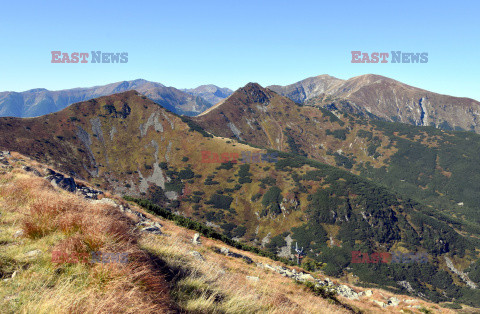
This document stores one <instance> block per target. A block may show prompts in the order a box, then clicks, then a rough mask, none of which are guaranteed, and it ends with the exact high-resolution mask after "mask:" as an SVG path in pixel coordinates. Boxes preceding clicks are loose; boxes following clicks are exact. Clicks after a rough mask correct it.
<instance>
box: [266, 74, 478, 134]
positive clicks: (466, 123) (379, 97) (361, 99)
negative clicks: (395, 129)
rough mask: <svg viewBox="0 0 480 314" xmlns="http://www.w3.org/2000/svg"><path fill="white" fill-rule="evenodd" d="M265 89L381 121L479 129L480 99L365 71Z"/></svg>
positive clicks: (313, 78)
mask: <svg viewBox="0 0 480 314" xmlns="http://www.w3.org/2000/svg"><path fill="white" fill-rule="evenodd" d="M268 88H269V89H271V90H273V91H275V92H277V93H278V94H280V95H283V96H286V97H288V98H290V99H292V100H293V101H295V102H297V103H309V104H312V105H317V106H321V107H325V108H332V109H339V110H342V111H347V112H351V113H356V114H360V115H364V116H369V117H371V118H376V119H380V120H384V121H394V122H402V123H408V124H413V125H420V126H434V127H438V128H441V129H444V130H459V131H460V130H464V131H474V132H476V133H479V132H480V126H479V125H478V123H479V118H480V102H478V101H476V100H474V99H470V98H461V97H452V96H448V95H441V94H437V93H433V92H430V91H427V90H424V89H420V88H417V87H413V86H410V85H407V84H404V83H401V82H398V81H396V80H393V79H390V78H387V77H384V76H380V75H374V74H367V75H361V76H357V77H353V78H351V79H348V80H341V79H338V78H335V77H332V76H329V75H320V76H316V77H311V78H307V79H305V80H302V81H299V82H297V83H294V84H291V85H287V86H278V85H272V86H268Z"/></svg>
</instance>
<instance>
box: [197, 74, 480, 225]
mask: <svg viewBox="0 0 480 314" xmlns="http://www.w3.org/2000/svg"><path fill="white" fill-rule="evenodd" d="M194 120H195V121H196V122H197V123H199V124H200V125H201V126H203V127H204V128H205V129H206V130H208V131H210V132H212V133H213V134H216V135H218V136H224V137H230V138H236V139H239V140H241V141H245V142H248V143H252V144H254V145H257V146H258V147H264V148H271V149H277V150H281V151H288V152H293V153H296V154H299V155H303V156H307V157H309V158H312V159H315V160H319V161H321V162H325V163H327V164H330V165H333V166H339V167H343V168H344V169H346V170H348V171H350V172H352V173H354V174H362V175H363V176H366V177H368V178H371V179H373V180H375V181H376V182H380V183H381V184H383V185H384V186H386V187H389V188H392V189H393V190H394V191H396V192H398V193H401V194H403V195H404V197H407V198H410V197H411V198H414V199H415V200H417V201H418V202H422V203H424V204H428V205H431V206H433V207H434V208H436V209H437V210H441V211H444V212H445V213H448V214H449V215H454V216H455V217H457V218H460V219H465V223H466V224H468V222H475V223H476V224H477V225H478V224H479V223H480V214H479V212H478V204H479V203H480V198H478V193H476V192H474V191H478V190H480V183H479V182H480V175H479V173H480V169H479V168H478V167H479V166H478V165H479V164H480V157H479V156H478V154H477V153H476V152H477V151H478V150H479V149H480V137H479V136H478V135H477V134H474V133H466V132H445V131H442V130H438V129H435V128H433V127H415V126H410V125H406V124H401V123H391V122H382V121H376V120H371V119H366V118H365V117H362V116H358V115H356V114H351V113H348V112H344V111H339V110H333V111H329V110H325V109H323V108H318V107H317V106H313V105H309V104H307V105H299V104H296V103H294V102H293V101H291V100H290V99H288V98H286V97H283V96H280V95H278V94H276V93H275V92H273V91H271V90H269V89H266V88H262V87H261V86H260V85H258V84H252V83H250V84H248V85H246V86H245V87H244V88H242V89H239V90H238V91H237V92H235V93H234V94H233V95H232V96H230V97H229V98H228V99H227V100H226V101H224V102H223V103H221V104H220V105H218V106H214V107H212V108H210V109H209V110H208V112H205V113H203V114H202V115H199V116H197V117H194ZM458 204H460V205H458ZM476 232H478V228H477V231H476Z"/></svg>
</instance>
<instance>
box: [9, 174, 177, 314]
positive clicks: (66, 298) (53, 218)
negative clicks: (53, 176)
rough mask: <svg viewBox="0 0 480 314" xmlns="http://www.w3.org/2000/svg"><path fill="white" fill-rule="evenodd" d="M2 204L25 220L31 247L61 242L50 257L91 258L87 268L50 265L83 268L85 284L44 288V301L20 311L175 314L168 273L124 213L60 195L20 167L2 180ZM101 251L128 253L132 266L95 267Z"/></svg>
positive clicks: (59, 268)
mask: <svg viewBox="0 0 480 314" xmlns="http://www.w3.org/2000/svg"><path fill="white" fill-rule="evenodd" d="M0 201H1V204H3V205H4V206H2V207H4V208H7V209H8V210H9V212H11V213H12V214H14V215H17V216H18V217H20V219H19V224H20V225H21V227H22V229H23V231H24V238H25V239H26V240H28V243H37V242H38V243H43V242H42V241H47V242H48V241H50V240H47V238H48V239H57V240H56V241H55V243H54V244H53V246H51V247H50V250H49V252H50V254H51V252H60V253H61V254H67V256H81V255H80V254H82V253H83V254H84V255H85V254H86V255H87V256H88V258H86V259H85V260H86V261H87V262H86V263H79V261H76V260H70V263H53V262H54V261H53V260H48V261H47V262H46V264H45V265H44V266H45V267H47V268H53V269H54V273H57V274H62V273H69V272H71V271H73V270H74V269H77V268H80V270H81V271H80V273H79V275H80V277H81V278H82V279H74V278H70V280H67V279H68V278H65V279H64V281H62V280H61V279H55V280H54V282H56V284H54V285H53V287H52V288H53V290H52V289H45V288H44V287H42V288H41V289H40V288H39V289H38V290H36V293H35V294H34V295H35V297H36V298H38V299H34V297H32V299H30V300H29V301H28V302H26V303H25V304H24V305H23V306H22V307H20V308H18V310H19V311H24V312H30V311H32V309H38V311H40V312H50V311H51V310H52V309H55V310H54V311H55V312H57V311H58V312H65V313H67V312H68V313H84V312H86V313H107V312H108V313H112V312H113V313H117V312H120V313H134V312H135V313H137V312H139V313H168V312H172V311H174V310H175V306H174V305H173V303H172V301H171V299H170V296H169V285H168V284H167V282H166V281H165V278H164V275H163V272H164V271H165V270H164V269H161V268H159V267H158V266H157V265H156V264H155V263H154V262H153V260H152V258H151V257H150V256H149V255H148V254H147V253H145V252H144V251H143V250H141V249H140V247H139V246H138V238H139V234H138V231H136V229H135V223H134V221H133V220H132V219H130V218H128V217H127V216H125V215H124V214H122V213H121V212H120V211H119V210H118V209H116V208H114V207H111V206H107V205H100V204H93V203H91V202H89V201H86V200H83V199H81V198H79V197H78V196H76V195H72V194H69V193H66V192H62V191H58V190H55V189H54V188H52V186H51V185H50V184H49V183H48V182H47V181H46V180H44V179H42V178H38V177H34V176H32V175H30V174H26V173H25V172H24V171H23V170H21V169H18V168H17V169H14V170H13V171H12V172H10V173H9V174H6V175H3V176H2V178H1V182H0ZM5 205H6V206H5ZM52 236H53V237H54V238H52ZM44 239H45V240H44ZM39 241H40V242H39ZM95 251H101V252H108V253H114V252H117V253H128V263H106V264H103V263H92V262H91V259H90V256H91V253H92V252H95ZM67 262H68V261H67ZM47 273H48V271H47ZM32 276H38V275H35V274H32ZM49 276H51V275H49ZM33 280H35V279H33ZM52 280H53V279H52ZM72 280H73V283H70V282H72ZM27 282H28V281H27ZM79 287H81V289H80V290H78V289H79ZM25 288H26V287H25ZM26 290H28V288H26ZM52 291H55V292H56V294H53V293H52ZM74 296H76V297H74ZM34 311H36V310H34Z"/></svg>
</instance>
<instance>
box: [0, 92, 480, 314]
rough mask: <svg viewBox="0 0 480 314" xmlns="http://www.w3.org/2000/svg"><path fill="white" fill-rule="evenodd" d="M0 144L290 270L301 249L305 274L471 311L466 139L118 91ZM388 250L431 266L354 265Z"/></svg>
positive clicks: (12, 130) (233, 101)
mask: <svg viewBox="0 0 480 314" xmlns="http://www.w3.org/2000/svg"><path fill="white" fill-rule="evenodd" d="M0 132H1V134H2V136H1V137H0V147H2V149H8V150H12V151H18V152H20V153H22V154H25V155H27V156H29V157H31V158H34V159H36V160H38V161H40V162H44V163H47V164H51V165H54V166H55V167H56V168H58V169H60V170H62V171H63V172H64V173H65V174H67V175H70V176H73V177H75V178H77V179H83V180H86V181H87V182H90V183H91V184H93V185H94V186H97V187H99V188H102V189H107V190H109V191H112V192H114V193H118V194H122V195H129V196H134V197H140V198H145V199H148V200H149V201H151V202H153V203H155V204H157V205H158V206H161V207H164V208H166V210H167V211H169V212H172V213H173V212H174V213H179V214H181V215H184V216H187V217H191V218H193V219H196V220H198V221H202V222H204V223H206V224H207V225H208V226H210V227H212V228H214V229H215V230H217V231H218V232H222V233H223V234H225V235H226V236H228V237H230V238H234V239H237V240H240V241H242V242H243V243H248V244H249V245H253V246H255V247H262V248H265V249H267V250H269V251H270V252H272V253H274V254H277V255H280V256H283V257H285V258H287V259H288V258H293V254H294V249H293V245H292V243H293V242H297V243H298V244H299V245H300V246H303V247H304V248H305V252H306V254H307V257H308V259H307V258H306V259H305V260H306V261H308V263H309V265H310V266H309V267H312V269H314V270H316V269H318V270H322V271H323V272H325V273H327V274H329V275H333V276H338V277H342V278H344V279H345V280H347V279H348V278H351V275H355V276H358V280H359V281H361V282H363V283H366V284H370V285H373V286H375V287H384V288H386V289H387V288H388V289H391V290H392V291H394V292H396V293H410V294H414V295H417V296H421V297H426V298H428V299H430V300H434V301H436V302H439V301H447V300H454V299H455V300H461V302H464V303H466V304H471V305H475V306H480V304H478V300H479V299H480V298H478V297H477V292H478V290H477V289H476V288H475V287H476V286H477V285H478V284H480V275H479V271H480V268H478V267H477V266H476V265H477V264H478V263H479V261H478V260H479V257H478V253H477V252H476V250H475V247H478V244H479V243H478V240H477V239H478V236H479V235H480V219H479V216H478V210H477V205H476V204H478V202H477V203H475V202H476V200H477V198H478V195H476V193H475V190H476V189H477V186H476V185H475V184H476V183H475V181H480V180H477V178H476V176H477V174H476V173H480V171H477V168H478V165H479V164H480V163H479V162H478V160H477V159H478V156H476V155H477V154H476V152H478V149H479V147H480V136H478V135H476V134H474V133H468V132H446V131H443V130H438V129H436V128H433V127H414V126H409V125H405V124H400V123H392V122H382V121H377V120H369V119H365V118H364V117H361V116H359V115H355V114H351V113H345V112H340V111H335V110H333V111H329V110H327V109H324V108H320V107H318V106H314V105H307V104H297V103H295V102H293V101H292V100H290V99H289V98H287V97H284V96H281V95H279V94H277V93H275V92H273V91H272V90H270V89H266V88H263V87H261V86H260V85H258V84H256V83H249V84H247V85H246V86H245V87H243V88H241V89H239V90H237V91H236V92H235V93H233V94H232V95H231V96H230V97H229V98H228V99H226V100H224V101H222V102H220V103H219V104H217V105H216V106H214V107H212V108H211V109H210V110H208V111H207V112H205V113H204V114H202V115H199V116H198V117H194V118H188V117H184V116H179V115H177V114H175V113H172V112H170V111H168V110H166V109H165V108H163V107H161V106H158V104H156V103H154V102H153V101H151V100H149V99H147V97H146V96H144V95H142V94H140V93H138V92H137V91H127V92H123V93H118V94H114V95H111V96H104V97H100V98H97V99H92V100H89V101H84V102H80V103H76V104H73V105H71V106H69V107H68V108H65V109H63V110H61V111H59V112H56V113H52V114H49V115H45V116H41V117H37V118H31V119H21V118H14V117H6V118H0ZM459 152H462V154H463V156H461V154H460V156H461V157H460V156H459ZM267 153H268V154H277V156H278V159H277V160H269V159H265V158H264V156H265V154H267ZM262 155H263V156H262ZM205 156H211V158H207V159H206V158H205ZM214 156H216V157H214ZM232 156H233V157H232ZM235 156H236V157H235ZM247 156H250V157H251V156H258V157H256V159H255V160H250V161H247V160H246V159H247ZM239 157H242V159H243V160H244V161H243V162H238V161H239V160H240V158H239ZM457 157H459V158H457ZM252 158H253V157H252ZM232 159H235V160H236V161H237V162H234V161H233V160H232ZM465 175H467V176H470V177H469V178H468V179H465V178H466V176H465ZM461 180H464V182H463V183H462V181H461ZM412 191H413V192H412ZM410 192H412V193H410ZM457 202H462V204H461V205H458V203H457ZM394 250H395V251H402V252H414V253H419V254H420V253H422V254H427V255H428V256H429V257H428V262H427V263H425V264H415V263H414V264H409V265H390V264H388V265H378V264H368V263H367V264H355V263H352V259H351V253H352V251H363V252H368V253H372V252H389V251H394ZM397 266H398V267H397Z"/></svg>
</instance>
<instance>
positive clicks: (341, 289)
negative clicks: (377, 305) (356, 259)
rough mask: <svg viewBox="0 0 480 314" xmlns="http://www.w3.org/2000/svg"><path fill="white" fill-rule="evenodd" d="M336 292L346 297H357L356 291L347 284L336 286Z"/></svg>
mask: <svg viewBox="0 0 480 314" xmlns="http://www.w3.org/2000/svg"><path fill="white" fill-rule="evenodd" d="M336 290H337V293H338V294H339V295H341V296H343V297H345V298H347V299H358V293H357V292H355V290H353V289H352V288H350V287H349V286H347V285H340V286H338V287H337V289H336Z"/></svg>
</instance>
